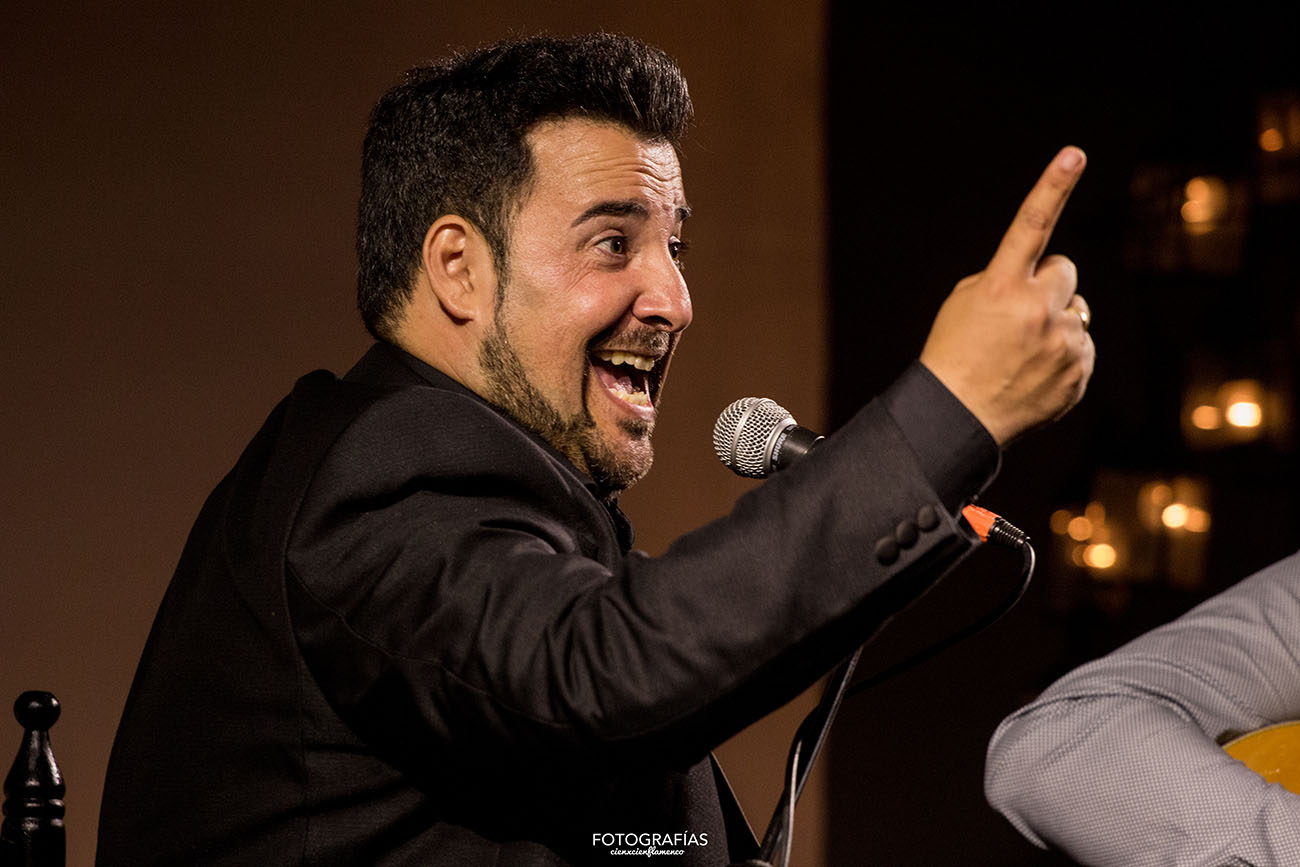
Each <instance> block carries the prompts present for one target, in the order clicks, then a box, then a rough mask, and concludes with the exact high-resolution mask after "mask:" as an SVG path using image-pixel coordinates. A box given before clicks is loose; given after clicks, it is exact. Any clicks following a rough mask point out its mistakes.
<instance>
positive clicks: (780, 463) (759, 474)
mask: <svg viewBox="0 0 1300 867" xmlns="http://www.w3.org/2000/svg"><path fill="white" fill-rule="evenodd" d="M823 439H825V437H823V436H821V435H820V434H817V433H814V432H813V431H810V430H808V428H806V427H800V426H799V424H798V423H797V422H795V420H794V416H792V415H790V412H789V410H787V409H786V408H785V407H783V406H781V405H780V404H778V403H777V402H776V401H774V400H772V399H771V398H767V397H742V398H741V399H740V400H737V401H734V402H733V403H732V404H731V405H730V406H728V407H727V408H726V409H724V410H723V411H722V413H721V415H719V416H718V421H717V422H716V423H715V424H714V425H713V451H714V452H716V453H717V455H718V460H720V461H722V463H723V464H725V465H726V467H727V469H729V470H731V471H732V472H733V473H735V474H736V475H739V476H746V477H748V478H751V479H764V478H767V477H768V476H770V475H771V474H772V473H774V472H776V471H777V470H783V469H785V468H786V467H788V466H789V465H790V464H792V463H794V462H795V461H797V460H799V458H802V457H803V456H804V455H806V454H808V453H809V452H810V451H812V450H813V449H814V448H816V447H817V444H818V443H819V442H821V441H822V440H823Z"/></svg>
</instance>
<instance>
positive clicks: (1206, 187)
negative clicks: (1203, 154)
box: [1180, 175, 1228, 234]
mask: <svg viewBox="0 0 1300 867" xmlns="http://www.w3.org/2000/svg"><path fill="white" fill-rule="evenodd" d="M1183 196H1184V197H1185V201H1184V202H1183V206H1182V209H1181V211H1180V213H1181V214H1182V216H1183V222H1184V223H1186V224H1187V230H1188V231H1189V232H1192V233H1193V234H1201V233H1204V232H1208V231H1210V230H1211V229H1213V228H1214V224H1215V222H1216V221H1217V220H1218V219H1219V218H1220V217H1222V216H1223V214H1224V212H1225V211H1226V210H1227V206H1228V185H1227V184H1226V183H1224V181H1223V179H1222V178H1216V177H1214V176H1212V175H1205V176H1202V177H1196V178H1192V179H1191V180H1190V181H1188V182H1187V183H1186V185H1184V187H1183Z"/></svg>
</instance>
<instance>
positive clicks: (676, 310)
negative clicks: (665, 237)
mask: <svg viewBox="0 0 1300 867" xmlns="http://www.w3.org/2000/svg"><path fill="white" fill-rule="evenodd" d="M643 278H644V279H643V282H642V285H641V287H640V291H639V292H638V294H637V297H636V300H635V301H634V302H633V304H632V315H634V316H635V317H636V318H637V319H639V320H640V321H642V322H644V323H645V324H646V325H649V326H650V327H651V328H655V329H657V330H659V331H668V332H676V331H682V330H684V329H685V328H686V326H688V325H690V324H691V316H692V315H693V314H692V310H691V293H690V291H689V290H688V289H687V288H686V278H685V277H683V276H682V271H681V269H680V268H679V267H677V263H676V262H674V261H673V258H672V256H671V255H669V254H668V253H667V252H666V251H665V252H664V254H663V255H662V256H656V257H655V261H654V262H653V263H652V264H651V265H650V267H647V268H646V273H645V274H644V275H643Z"/></svg>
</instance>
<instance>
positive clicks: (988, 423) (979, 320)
mask: <svg viewBox="0 0 1300 867" xmlns="http://www.w3.org/2000/svg"><path fill="white" fill-rule="evenodd" d="M1084 162H1085V157H1084V154H1083V151H1081V150H1079V149H1078V148H1075V147H1067V148H1064V149H1062V150H1061V152H1060V153H1058V154H1057V155H1056V157H1055V158H1054V159H1053V160H1052V162H1051V163H1050V164H1049V165H1048V167H1047V169H1046V170H1045V171H1044V172H1043V175H1042V177H1040V178H1039V179H1038V183H1036V184H1034V188H1033V189H1032V190H1030V191H1029V195H1028V196H1026V197H1025V201H1024V203H1023V204H1021V206H1020V210H1019V211H1018V212H1017V213H1016V216H1015V219H1014V220H1013V221H1012V223H1011V226H1010V228H1008V229H1007V232H1006V234H1005V235H1003V237H1002V243H1001V244H999V245H998V249H997V252H995V253H994V254H993V258H992V259H991V260H990V261H989V264H988V266H987V267H986V268H985V269H984V270H983V271H981V272H979V273H978V274H972V275H971V276H969V277H967V278H965V279H964V280H962V281H961V282H960V283H958V284H957V286H956V288H954V289H953V290H952V293H951V294H950V295H949V296H948V298H947V300H945V301H944V303H943V306H941V307H940V308H939V313H938V315H937V316H936V317H935V319H934V324H933V325H932V326H931V328H930V335H929V337H928V338H926V342H925V347H924V348H923V349H922V350H921V363H922V364H924V365H925V366H926V367H927V368H929V369H930V372H932V373H933V374H934V375H935V376H937V377H938V378H939V381H940V382H942V383H943V384H944V385H945V386H947V387H948V389H949V390H950V391H951V392H952V393H953V394H954V395H956V396H957V398H958V399H959V400H960V401H961V402H962V403H963V404H965V405H966V408H967V409H969V410H970V411H971V412H972V413H974V415H975V417H976V418H978V419H979V420H980V422H981V423H983V425H984V427H986V428H987V429H988V431H989V432H990V433H991V434H992V435H993V438H994V439H995V440H997V442H998V444H999V445H1006V444H1007V443H1009V442H1011V440H1013V439H1015V438H1016V437H1017V436H1019V435H1020V434H1022V433H1024V432H1025V431H1027V430H1030V429H1031V428H1034V427H1037V426H1039V425H1041V424H1045V423H1046V422H1049V421H1054V420H1055V419H1057V418H1060V417H1061V416H1062V415H1064V414H1065V413H1066V412H1067V411H1068V410H1069V409H1070V408H1071V407H1073V406H1074V405H1075V404H1076V403H1078V402H1079V400H1080V399H1081V398H1082V397H1083V393H1084V390H1085V389H1086V388H1087V387H1088V379H1089V377H1091V376H1092V367H1093V362H1094V360H1095V358H1096V349H1095V347H1094V346H1093V343H1092V338H1091V337H1090V336H1089V335H1088V325H1089V323H1090V322H1091V319H1092V314H1091V312H1090V310H1089V309H1088V303H1087V302H1086V301H1084V300H1083V297H1082V296H1081V295H1079V294H1078V293H1077V292H1076V291H1075V289H1076V287H1077V286H1078V283H1079V275H1078V272H1077V271H1076V270H1075V267H1074V263H1073V262H1071V261H1070V260H1069V259H1067V258H1065V257H1064V256H1057V255H1052V256H1044V255H1043V254H1044V252H1045V251H1046V249H1047V242H1048V240H1049V239H1050V238H1051V236H1052V229H1053V228H1055V226H1056V221H1057V219H1058V218H1059V217H1060V215H1061V211H1062V209H1064V207H1065V201H1066V199H1068V198H1069V197H1070V191H1071V190H1073V189H1074V185H1075V183H1076V182H1077V181H1078V180H1079V176H1080V175H1081V174H1083V167H1084Z"/></svg>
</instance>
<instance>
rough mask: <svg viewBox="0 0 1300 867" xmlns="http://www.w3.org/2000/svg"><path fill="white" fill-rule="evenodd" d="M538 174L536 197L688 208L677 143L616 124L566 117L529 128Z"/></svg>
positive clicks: (556, 202) (573, 203)
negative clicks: (643, 135) (647, 138)
mask: <svg viewBox="0 0 1300 867" xmlns="http://www.w3.org/2000/svg"><path fill="white" fill-rule="evenodd" d="M528 143H529V145H530V146H531V148H532V156H533V165H534V169H535V174H534V178H533V184H532V195H531V197H530V198H532V199H534V200H536V201H542V200H544V201H546V202H547V203H548V204H550V205H552V206H559V207H564V206H569V207H575V208H579V209H583V208H586V207H588V206H590V205H591V204H592V203H593V202H595V201H598V200H636V201H641V202H643V203H644V204H646V205H647V206H648V207H650V208H651V209H654V210H657V209H664V210H666V211H668V212H669V213H671V214H673V215H676V214H677V213H678V212H679V211H682V210H683V209H684V208H685V207H686V195H685V192H684V189H683V186H682V170H681V165H680V163H679V162H678V159H677V152H676V151H675V150H674V149H673V146H672V145H670V144H668V143H667V142H662V141H645V140H643V139H641V138H639V137H637V136H636V135H635V134H634V133H632V132H630V131H629V130H628V129H627V128H625V127H623V126H620V125H618V124H614V123H608V122H600V121H593V120H588V119H586V118H565V119H562V120H555V121H544V122H543V123H540V124H538V125H537V126H536V127H534V128H533V129H532V130H531V131H530V132H529V133H528Z"/></svg>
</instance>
